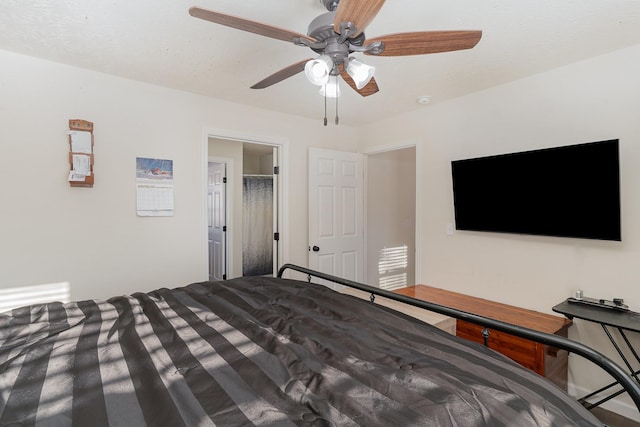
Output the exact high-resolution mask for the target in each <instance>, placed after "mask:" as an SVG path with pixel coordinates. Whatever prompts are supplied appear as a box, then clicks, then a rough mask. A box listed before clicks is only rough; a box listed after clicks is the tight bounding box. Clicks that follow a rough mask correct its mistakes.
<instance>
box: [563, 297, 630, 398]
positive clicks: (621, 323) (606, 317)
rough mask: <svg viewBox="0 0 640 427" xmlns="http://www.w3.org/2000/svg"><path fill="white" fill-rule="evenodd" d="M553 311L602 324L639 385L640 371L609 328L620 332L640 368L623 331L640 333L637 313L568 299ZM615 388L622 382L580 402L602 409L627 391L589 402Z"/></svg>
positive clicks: (606, 387) (620, 391) (595, 392)
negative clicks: (605, 404) (602, 406)
mask: <svg viewBox="0 0 640 427" xmlns="http://www.w3.org/2000/svg"><path fill="white" fill-rule="evenodd" d="M553 311H555V312H557V313H561V314H564V315H565V316H567V317H568V318H569V319H573V318H574V317H577V318H578V319H583V320H587V321H589V322H594V323H599V324H600V326H602V329H603V330H604V333H605V334H606V335H607V338H609V341H610V342H611V344H612V345H613V348H614V349H615V350H616V352H617V353H618V355H619V356H620V358H621V359H622V361H623V362H624V364H625V365H626V367H627V369H628V371H629V375H631V377H633V378H634V379H635V380H636V382H638V383H639V384H640V379H639V378H638V374H640V369H635V368H634V367H633V365H632V363H631V362H630V361H629V358H628V357H627V356H626V355H625V353H624V351H623V349H622V348H621V346H620V345H619V344H618V342H617V341H616V339H615V338H614V337H613V335H612V334H611V331H610V330H609V328H608V327H612V328H615V329H617V330H618V332H619V333H620V336H621V337H622V340H623V341H624V343H625V345H626V348H627V349H628V350H629V352H630V353H631V354H632V355H633V358H634V359H635V361H636V362H637V365H639V366H640V356H638V352H637V351H636V349H635V348H634V347H633V345H631V342H630V341H629V338H627V335H626V334H625V332H624V331H625V330H628V331H632V332H640V313H637V312H634V311H618V310H611V309H609V308H601V307H597V306H593V305H583V304H579V303H571V302H569V301H568V300H567V301H564V302H561V303H560V304H558V305H556V306H555V307H553ZM616 385H620V383H619V382H618V381H614V382H612V383H610V384H607V385H606V386H604V387H601V388H600V389H598V390H596V391H594V392H592V393H589V394H587V395H586V396H584V397H581V398H580V399H578V401H579V402H581V403H582V404H583V405H584V406H585V407H586V408H587V409H592V408H595V407H596V406H600V405H601V404H603V403H605V402H608V401H609V400H611V399H613V398H614V397H616V396H619V395H620V394H622V393H624V392H625V390H624V388H623V389H621V390H617V391H615V392H611V393H610V394H608V395H606V396H604V397H602V398H601V399H600V400H598V401H597V402H594V403H590V402H589V399H591V398H592V397H594V396H596V395H599V394H601V393H603V392H606V391H608V390H610V389H612V388H613V387H615V386H616Z"/></svg>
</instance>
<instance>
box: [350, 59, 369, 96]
mask: <svg viewBox="0 0 640 427" xmlns="http://www.w3.org/2000/svg"><path fill="white" fill-rule="evenodd" d="M375 71H376V67H372V66H370V65H367V64H364V63H362V62H360V61H358V60H357V59H349V65H347V74H349V76H351V78H352V79H353V82H354V83H355V84H356V87H357V88H358V89H362V88H363V87H365V86H366V85H367V83H369V82H370V81H371V79H372V78H373V73H375Z"/></svg>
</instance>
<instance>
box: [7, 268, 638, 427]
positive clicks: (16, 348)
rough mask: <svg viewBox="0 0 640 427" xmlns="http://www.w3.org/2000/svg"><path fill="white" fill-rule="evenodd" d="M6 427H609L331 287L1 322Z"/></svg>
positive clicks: (162, 301) (35, 308) (181, 290)
mask: <svg viewBox="0 0 640 427" xmlns="http://www.w3.org/2000/svg"><path fill="white" fill-rule="evenodd" d="M286 268H292V269H294V270H295V269H296V268H297V267H295V266H289V265H288V266H285V267H284V268H283V270H284V269H286ZM297 269H298V271H301V272H304V273H305V274H309V273H311V271H310V270H307V269H304V268H300V267H298V268H297ZM283 270H281V272H280V274H279V276H282V272H283ZM310 276H311V274H309V277H310ZM321 277H322V278H323V279H329V278H331V276H326V275H325V276H321ZM338 281H340V282H342V283H341V284H345V285H349V284H353V283H354V282H349V281H341V279H338ZM355 285H356V287H358V288H359V289H361V290H365V291H371V292H372V293H373V292H376V293H378V290H376V289H375V288H370V287H367V286H366V285H362V284H355ZM380 292H381V294H382V295H383V296H388V295H384V294H385V291H381V290H380ZM405 299H406V297H405ZM410 302H411V301H410ZM418 303H420V302H418ZM432 308H433V307H432ZM435 308H436V309H438V310H440V309H443V310H444V311H447V308H446V307H435ZM445 314H446V313H445ZM449 314H450V313H449ZM458 314H461V315H463V316H464V315H465V313H458ZM494 326H495V325H494ZM519 332H521V333H522V331H519ZM556 338H557V337H556ZM550 339H554V338H550ZM569 346H572V344H569ZM578 350H580V349H578ZM589 357H591V356H589ZM599 357H600V356H599V355H597V354H596V357H595V358H596V359H597V358H599ZM605 359H606V358H605ZM603 360H604V359H603ZM596 363H598V364H600V365H601V366H602V364H604V365H606V366H607V367H605V369H607V370H609V371H611V372H610V373H612V374H613V375H619V373H618V372H617V368H616V365H613V364H612V366H613V368H610V367H608V363H609V361H608V360H604V361H596ZM620 373H621V374H620V375H622V376H624V375H625V374H624V371H622V370H620ZM624 382H625V380H624V379H623V383H624ZM631 384H635V383H633V382H631ZM629 387H630V388H631V389H632V390H631V392H630V394H632V397H634V396H633V394H634V393H636V394H637V393H638V390H637V389H635V390H634V389H633V385H631V386H629ZM636 387H637V386H636ZM0 425H2V426H5V425H38V426H40V425H42V426H45V425H46V426H49V425H51V426H53V425H55V426H64V425H74V426H89V425H90V426H103V425H104V426H106V425H110V426H143V425H149V426H209V425H218V426H244V425H269V426H290V425H313V426H324V425H335V426H351V425H353V426H355V425H361V426H377V425H381V426H429V425H433V426H500V425H503V426H510V425H518V426H527V425H531V426H569V425H580V426H592V425H602V424H601V423H600V422H599V421H598V420H597V419H596V418H595V417H594V416H593V415H592V414H591V413H590V412H588V411H587V410H586V409H584V408H583V407H582V406H581V405H580V404H578V403H577V402H575V401H574V400H573V399H571V398H570V397H569V396H568V395H566V394H565V393H564V392H563V391H561V390H560V389H559V388H557V387H556V386H554V385H553V384H551V383H550V382H548V381H547V380H546V379H544V378H542V377H540V376H538V375H536V374H535V373H533V372H531V371H529V370H526V369H524V368H522V367H520V366H519V365H517V364H516V363H514V362H512V361H510V360H509V359H507V358H505V357H503V356H502V355H500V354H498V353H496V352H494V351H493V350H490V349H488V348H485V347H483V346H481V345H478V344H475V343H472V342H468V341H465V340H461V339H459V338H456V337H455V336H452V335H450V334H448V333H446V332H444V331H441V330H439V329H437V328H435V327H432V326H430V325H428V324H425V323H422V322H420V321H419V320H416V319H414V318H411V317H408V316H406V315H404V314H401V313H398V312H396V311H393V310H391V309H388V308H386V307H382V306H378V305H376V304H372V303H371V302H369V301H364V300H361V299H358V298H355V297H352V296H349V295H343V294H340V293H338V292H335V291H333V290H331V289H329V288H328V287H325V286H322V285H317V284H314V283H308V282H305V281H300V280H294V279H285V278H282V277H275V278H274V277H247V278H237V279H232V280H227V281H222V282H202V283H194V284H190V285H187V286H183V287H178V288H175V289H166V288H162V289H158V290H155V291H152V292H148V293H134V294H132V295H129V296H118V297H114V298H110V299H108V300H104V301H101V300H88V301H79V302H72V303H66V304H62V303H57V302H52V303H47V304H39V305H32V306H27V307H22V308H17V309H14V310H12V311H10V312H6V313H2V314H0Z"/></svg>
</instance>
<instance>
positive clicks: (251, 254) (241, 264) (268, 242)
mask: <svg viewBox="0 0 640 427" xmlns="http://www.w3.org/2000/svg"><path fill="white" fill-rule="evenodd" d="M207 159H208V165H209V164H212V165H218V166H216V167H220V168H222V169H224V170H225V178H224V187H225V190H224V191H223V192H219V193H218V194H224V198H222V197H221V196H216V195H215V194H213V195H211V193H212V191H211V190H212V185H211V182H212V178H210V177H209V176H208V177H207V217H208V221H207V222H208V224H207V225H208V227H207V261H208V262H207V265H208V270H209V271H208V275H209V277H215V279H214V280H219V279H217V277H218V276H220V273H219V271H224V274H223V277H224V279H229V278H233V277H238V276H248V275H273V274H274V273H276V272H277V269H278V268H279V266H280V264H281V261H280V256H281V253H282V250H281V248H280V244H281V242H280V232H279V231H280V229H281V227H280V224H281V221H282V219H281V218H280V215H279V213H280V212H281V209H280V204H281V200H280V197H279V196H280V194H281V193H282V191H281V189H280V185H281V180H280V179H279V172H280V170H279V167H278V165H279V163H280V162H281V159H280V146H279V145H278V144H273V143H261V142H249V141H241V140H236V139H224V138H214V137H212V136H209V138H208V141H207ZM208 170H209V167H208ZM208 175H209V173H208ZM218 202H219V203H218ZM220 205H223V206H224V208H223V209H222V211H223V213H222V214H221V216H222V217H223V218H224V219H223V220H222V221H219V223H221V224H223V225H222V226H221V230H223V233H222V234H223V235H222V238H221V239H218V240H217V241H219V242H222V243H223V244H222V245H218V244H217V243H215V240H214V237H215V236H212V233H211V231H212V227H210V226H209V225H210V224H213V225H215V224H216V220H215V219H216V218H217V217H216V215H215V214H214V215H212V213H211V210H212V208H211V206H213V210H214V211H215V209H220V208H219V206H220ZM218 248H220V249H218Z"/></svg>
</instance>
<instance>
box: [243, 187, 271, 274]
mask: <svg viewBox="0 0 640 427" xmlns="http://www.w3.org/2000/svg"><path fill="white" fill-rule="evenodd" d="M242 206H243V208H242V211H243V212H242V224H243V230H242V275H243V276H261V275H265V274H272V273H273V177H272V176H270V175H258V176H255V175H245V176H244V177H243V178H242Z"/></svg>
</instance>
